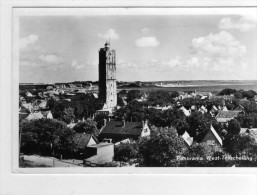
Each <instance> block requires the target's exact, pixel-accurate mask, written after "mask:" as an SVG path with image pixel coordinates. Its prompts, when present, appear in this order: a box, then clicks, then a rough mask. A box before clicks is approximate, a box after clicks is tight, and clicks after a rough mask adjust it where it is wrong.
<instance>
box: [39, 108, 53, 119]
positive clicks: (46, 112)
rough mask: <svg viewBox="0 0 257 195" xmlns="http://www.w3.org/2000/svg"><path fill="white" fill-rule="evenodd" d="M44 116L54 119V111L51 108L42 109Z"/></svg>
mask: <svg viewBox="0 0 257 195" xmlns="http://www.w3.org/2000/svg"><path fill="white" fill-rule="evenodd" d="M40 112H41V114H42V115H43V116H44V118H48V119H53V115H52V112H51V111H50V110H47V111H40Z"/></svg>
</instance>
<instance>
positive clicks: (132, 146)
mask: <svg viewBox="0 0 257 195" xmlns="http://www.w3.org/2000/svg"><path fill="white" fill-rule="evenodd" d="M137 157H138V144H137V143H127V144H120V145H118V146H115V149H114V160H115V161H121V162H130V161H131V160H132V159H135V158H137Z"/></svg>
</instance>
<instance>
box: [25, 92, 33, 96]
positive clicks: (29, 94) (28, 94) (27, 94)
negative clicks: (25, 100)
mask: <svg viewBox="0 0 257 195" xmlns="http://www.w3.org/2000/svg"><path fill="white" fill-rule="evenodd" d="M26 96H27V97H34V95H32V94H31V93H30V92H29V91H27V92H26Z"/></svg>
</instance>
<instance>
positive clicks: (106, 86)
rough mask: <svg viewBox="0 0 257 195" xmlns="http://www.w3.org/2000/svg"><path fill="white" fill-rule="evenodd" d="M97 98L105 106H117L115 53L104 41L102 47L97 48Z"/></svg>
mask: <svg viewBox="0 0 257 195" xmlns="http://www.w3.org/2000/svg"><path fill="white" fill-rule="evenodd" d="M98 96H99V99H100V100H101V101H102V102H103V103H105V105H106V108H114V107H116V106H117V90H116V55H115V50H111V49H110V43H108V42H106V43H105V45H104V48H101V49H100V50H99V95H98Z"/></svg>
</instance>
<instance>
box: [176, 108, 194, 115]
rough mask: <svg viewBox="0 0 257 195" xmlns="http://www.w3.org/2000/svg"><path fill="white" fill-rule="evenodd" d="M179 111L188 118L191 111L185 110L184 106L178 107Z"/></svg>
mask: <svg viewBox="0 0 257 195" xmlns="http://www.w3.org/2000/svg"><path fill="white" fill-rule="evenodd" d="M179 109H180V110H182V111H183V113H184V115H185V116H190V114H191V111H190V110H187V109H186V108H185V107H184V106H182V107H180V108H179Z"/></svg>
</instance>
